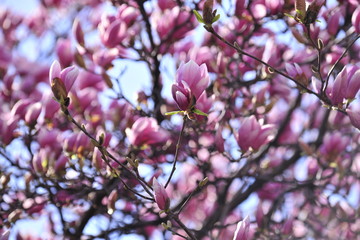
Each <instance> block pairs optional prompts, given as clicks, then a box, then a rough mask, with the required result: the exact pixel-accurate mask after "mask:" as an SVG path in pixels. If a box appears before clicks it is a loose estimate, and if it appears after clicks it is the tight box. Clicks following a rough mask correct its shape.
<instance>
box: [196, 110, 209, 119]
mask: <svg viewBox="0 0 360 240" xmlns="http://www.w3.org/2000/svg"><path fill="white" fill-rule="evenodd" d="M193 112H194V113H196V114H197V115H201V116H205V117H207V116H208V115H207V114H206V113H204V112H202V111H200V110H199V109H194V111H193Z"/></svg>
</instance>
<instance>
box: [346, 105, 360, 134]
mask: <svg viewBox="0 0 360 240" xmlns="http://www.w3.org/2000/svg"><path fill="white" fill-rule="evenodd" d="M346 112H347V114H348V116H349V118H350V122H351V124H352V125H353V126H354V127H356V128H357V129H360V111H353V110H352V109H346Z"/></svg>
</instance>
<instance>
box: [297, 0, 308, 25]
mask: <svg viewBox="0 0 360 240" xmlns="http://www.w3.org/2000/svg"><path fill="white" fill-rule="evenodd" d="M295 11H296V15H295V18H299V19H300V20H301V21H303V20H304V17H305V12H306V3H305V0H296V1H295Z"/></svg>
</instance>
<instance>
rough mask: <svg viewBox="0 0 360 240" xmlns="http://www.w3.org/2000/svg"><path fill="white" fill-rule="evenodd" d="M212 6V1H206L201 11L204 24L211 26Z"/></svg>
mask: <svg viewBox="0 0 360 240" xmlns="http://www.w3.org/2000/svg"><path fill="white" fill-rule="evenodd" d="M213 6H214V0H206V2H205V4H204V10H203V19H204V22H205V24H208V25H211V24H212V22H213V18H214V15H213Z"/></svg>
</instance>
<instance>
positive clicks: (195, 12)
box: [193, 10, 205, 23]
mask: <svg viewBox="0 0 360 240" xmlns="http://www.w3.org/2000/svg"><path fill="white" fill-rule="evenodd" d="M193 13H194V14H195V17H196V19H197V20H198V22H199V23H205V22H204V19H203V18H202V16H201V15H200V13H198V11H196V10H193Z"/></svg>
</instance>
